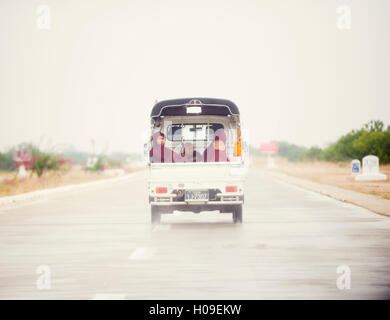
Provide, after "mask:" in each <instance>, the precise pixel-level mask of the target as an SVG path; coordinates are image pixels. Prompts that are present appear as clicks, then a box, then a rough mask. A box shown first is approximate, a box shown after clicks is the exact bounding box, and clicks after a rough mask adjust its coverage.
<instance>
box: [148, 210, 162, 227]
mask: <svg viewBox="0 0 390 320" xmlns="http://www.w3.org/2000/svg"><path fill="white" fill-rule="evenodd" d="M150 210H151V218H152V224H159V223H160V221H161V213H160V211H159V209H158V207H156V206H152V207H151V209H150Z"/></svg>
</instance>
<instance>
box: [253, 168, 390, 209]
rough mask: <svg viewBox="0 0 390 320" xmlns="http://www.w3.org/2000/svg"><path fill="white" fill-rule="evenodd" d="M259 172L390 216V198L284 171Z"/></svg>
mask: <svg viewBox="0 0 390 320" xmlns="http://www.w3.org/2000/svg"><path fill="white" fill-rule="evenodd" d="M261 173H263V174H265V175H268V176H271V177H273V178H276V179H278V180H281V181H284V182H287V183H289V184H292V185H295V186H298V187H301V188H303V189H306V190H310V191H314V192H317V193H320V194H323V195H325V196H328V197H331V198H334V199H336V200H339V201H342V202H347V203H352V204H354V205H357V206H359V207H362V208H365V209H368V210H370V211H372V212H375V213H377V214H381V215H384V216H389V217H390V200H388V199H384V198H381V197H378V196H375V195H370V194H365V193H360V192H356V191H351V190H346V189H342V188H339V187H335V186H330V185H325V184H321V183H318V182H313V181H309V180H306V179H302V178H297V177H294V176H289V175H287V174H284V173H280V172H275V171H270V170H262V171H261Z"/></svg>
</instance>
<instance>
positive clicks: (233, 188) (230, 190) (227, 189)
mask: <svg viewBox="0 0 390 320" xmlns="http://www.w3.org/2000/svg"><path fill="white" fill-rule="evenodd" d="M225 190H226V192H237V186H227V187H226V188H225Z"/></svg>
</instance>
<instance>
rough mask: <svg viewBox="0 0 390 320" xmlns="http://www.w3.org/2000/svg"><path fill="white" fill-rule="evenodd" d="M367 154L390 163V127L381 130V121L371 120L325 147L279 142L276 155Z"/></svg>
mask: <svg viewBox="0 0 390 320" xmlns="http://www.w3.org/2000/svg"><path fill="white" fill-rule="evenodd" d="M369 154H372V155H376V156H377V157H378V158H379V161H380V163H383V164H386V163H390V126H387V128H386V129H384V123H383V122H382V121H380V120H371V121H370V122H368V123H366V124H364V125H363V127H362V128H360V129H358V130H352V131H350V132H348V133H347V134H345V135H343V136H342V137H340V138H339V139H338V140H337V141H336V142H334V143H332V144H330V145H329V146H328V147H326V148H324V149H321V148H319V147H317V146H314V147H311V148H305V147H302V146H298V145H296V144H291V143H288V142H284V141H279V155H280V156H282V157H285V158H287V159H288V160H289V161H307V160H310V161H312V160H325V161H349V160H353V159H362V158H363V157H364V156H366V155H369Z"/></svg>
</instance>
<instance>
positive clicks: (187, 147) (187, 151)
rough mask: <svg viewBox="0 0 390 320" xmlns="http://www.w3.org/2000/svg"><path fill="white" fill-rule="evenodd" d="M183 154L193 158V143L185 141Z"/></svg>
mask: <svg viewBox="0 0 390 320" xmlns="http://www.w3.org/2000/svg"><path fill="white" fill-rule="evenodd" d="M183 153H184V154H183V156H184V157H185V158H188V159H190V158H191V159H192V157H193V153H194V146H193V144H192V143H185V144H184V145H183Z"/></svg>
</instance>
